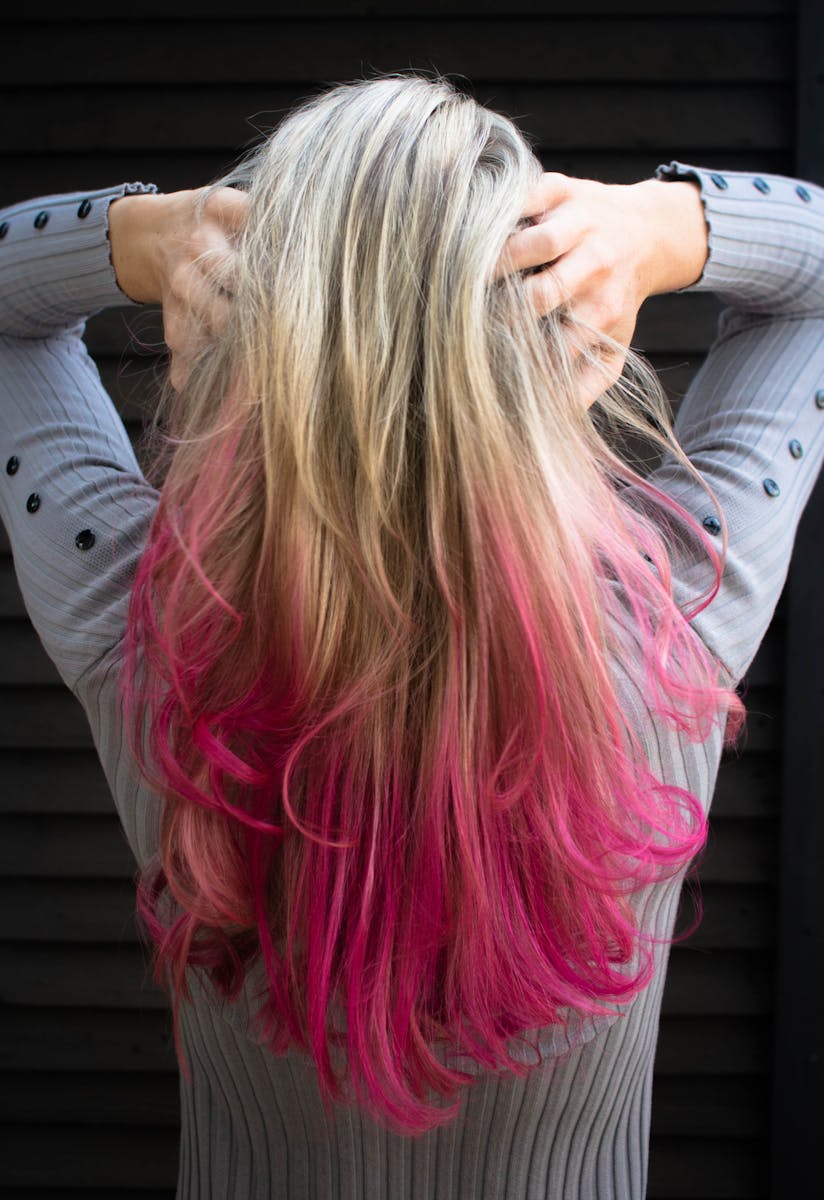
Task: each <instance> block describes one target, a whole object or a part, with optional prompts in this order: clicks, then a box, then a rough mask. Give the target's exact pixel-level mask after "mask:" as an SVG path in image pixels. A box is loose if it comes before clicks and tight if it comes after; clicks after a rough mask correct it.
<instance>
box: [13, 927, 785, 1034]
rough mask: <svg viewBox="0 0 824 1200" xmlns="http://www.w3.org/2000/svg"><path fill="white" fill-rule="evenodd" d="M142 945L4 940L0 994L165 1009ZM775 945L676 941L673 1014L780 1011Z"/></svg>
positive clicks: (17, 1000)
mask: <svg viewBox="0 0 824 1200" xmlns="http://www.w3.org/2000/svg"><path fill="white" fill-rule="evenodd" d="M145 963H146V956H145V955H144V953H143V951H142V949H141V948H140V947H138V946H122V945H95V946H87V945H81V944H73V945H65V944H61V943H57V942H54V943H29V944H27V945H18V944H15V943H9V942H6V943H3V944H2V945H1V946H0V999H2V1001H3V1003H5V1004H18V1005H31V1006H32V1007H38V1006H40V1005H50V1006H51V1005H57V1006H60V1007H63V1006H65V1007H67V1008H76V1007H78V1006H82V1005H91V1006H96V1007H104V1008H144V1007H147V1008H158V1009H160V1008H164V1007H168V1001H167V997H166V995H165V993H164V992H162V991H161V990H160V989H159V988H158V987H157V986H156V985H155V984H153V983H152V982H151V981H150V979H149V978H146V979H145V982H144V974H145ZM772 969H773V956H772V953H771V952H769V951H751V950H739V949H735V950H713V951H699V950H694V949H688V948H684V947H681V946H675V947H674V948H673V950H672V952H671V956H670V965H669V971H668V976H667V983H666V990H665V993H664V1001H663V1010H662V1011H663V1012H665V1013H667V1014H668V1015H672V1014H674V1015H684V1014H694V1015H698V1014H702V1015H709V1014H717V1015H720V1016H725V1015H729V1014H732V1013H741V1014H748V1015H750V1016H758V1015H764V1014H766V1013H769V1012H771V1011H772V990H773V976H772Z"/></svg>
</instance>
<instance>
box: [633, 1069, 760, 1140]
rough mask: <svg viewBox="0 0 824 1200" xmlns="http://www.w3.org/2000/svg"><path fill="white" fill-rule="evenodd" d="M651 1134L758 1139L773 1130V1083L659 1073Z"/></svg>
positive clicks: (655, 1084) (725, 1077)
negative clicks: (771, 1090)
mask: <svg viewBox="0 0 824 1200" xmlns="http://www.w3.org/2000/svg"><path fill="white" fill-rule="evenodd" d="M653 1097H654V1099H653V1105H652V1129H651V1133H652V1136H653V1137H654V1138H655V1137H674V1138H687V1137H689V1138H691V1137H702V1138H708V1139H711V1140H713V1141H714V1140H715V1139H717V1138H730V1137H734V1138H738V1137H741V1138H753V1137H767V1136H768V1134H769V1121H768V1119H767V1116H768V1112H769V1081H768V1080H766V1079H750V1078H747V1077H741V1078H736V1077H734V1076H733V1077H730V1076H724V1075H716V1076H712V1075H710V1076H706V1075H704V1076H702V1075H695V1076H692V1077H691V1078H687V1079H683V1078H680V1077H676V1076H671V1075H664V1076H661V1075H659V1076H657V1077H656V1079H655V1083H654V1085H653Z"/></svg>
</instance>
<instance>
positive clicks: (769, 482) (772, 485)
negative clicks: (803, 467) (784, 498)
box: [764, 479, 781, 496]
mask: <svg viewBox="0 0 824 1200" xmlns="http://www.w3.org/2000/svg"><path fill="white" fill-rule="evenodd" d="M764 491H765V492H766V493H767V495H768V496H780V495H781V488H780V487H779V486H778V484H777V483H776V482H775V480H774V479H765V480H764Z"/></svg>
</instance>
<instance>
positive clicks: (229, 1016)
mask: <svg viewBox="0 0 824 1200" xmlns="http://www.w3.org/2000/svg"><path fill="white" fill-rule="evenodd" d="M656 176H657V178H656V179H654V180H646V181H643V182H642V183H639V184H635V185H632V186H629V187H619V186H607V185H602V184H598V183H594V182H592V181H584V180H575V179H570V178H565V177H563V176H559V175H557V174H544V173H543V172H542V171H541V167H540V164H539V163H538V160H537V159H536V158H535V156H534V155H533V154H532V152H531V150H530V148H529V147H528V145H527V144H526V142H525V140H524V138H523V137H522V135H521V134H520V133H519V132H518V131H517V129H516V128H515V127H514V125H513V124H512V123H511V122H510V121H508V120H506V119H505V118H503V117H500V116H498V115H497V114H495V113H492V112H490V111H489V110H487V109H485V108H482V107H481V106H479V105H478V104H477V103H476V102H475V101H473V100H471V99H469V98H467V97H466V96H462V95H460V94H459V93H458V92H457V91H456V90H455V89H454V88H453V87H452V85H451V84H450V83H448V82H447V81H446V80H443V79H434V80H433V79H427V78H422V77H420V76H417V75H414V74H404V75H391V76H386V77H381V78H378V79H373V80H369V81H357V82H355V83H352V84H347V85H342V86H339V87H335V88H332V89H331V90H329V91H328V92H326V93H323V94H322V95H320V96H317V97H315V98H314V99H313V100H311V101H310V102H308V103H305V104H303V105H302V106H300V107H299V108H298V109H296V110H295V111H294V112H293V113H291V114H290V115H289V116H288V117H287V118H286V119H285V120H284V121H283V122H282V123H281V125H280V126H279V127H278V129H277V130H276V131H275V133H274V134H273V135H272V136H271V138H269V139H267V141H266V142H265V143H264V144H263V145H262V146H261V147H259V148H258V149H257V150H256V151H255V152H254V153H253V154H252V155H250V156H249V157H248V159H247V160H246V161H245V162H244V163H243V164H242V165H241V167H239V168H238V170H237V171H236V172H233V173H232V174H231V175H230V176H228V177H226V178H225V179H222V180H220V181H218V183H216V184H215V185H213V186H212V187H211V188H208V189H204V190H203V191H200V192H194V193H180V194H176V195H171V196H160V195H156V194H153V190H154V189H153V188H152V186H151V185H149V187H148V188H147V187H144V185H141V184H134V185H125V186H123V187H119V188H112V189H105V190H102V191H100V192H96V193H90V194H88V195H80V194H77V195H69V196H54V197H46V198H42V199H38V200H35V201H31V202H28V203H24V204H21V205H17V206H14V207H12V208H11V209H7V210H6V211H5V213H4V214H2V220H3V226H2V227H3V229H4V231H5V234H4V238H3V243H2V247H1V249H2V255H3V257H2V259H0V271H2V276H1V278H2V301H3V307H2V317H1V323H0V329H1V330H2V333H3V334H4V337H3V340H2V354H3V371H2V388H3V399H2V410H1V411H2V414H3V438H4V443H3V444H4V448H5V449H4V454H3V460H4V461H5V462H6V476H5V485H4V488H3V490H2V516H3V520H4V522H5V524H6V527H7V529H8V531H9V536H10V538H11V542H12V547H13V552H14V559H15V568H16V571H17V575H18V579H19V581H20V585H21V588H22V591H23V594H24V597H25V601H26V605H27V609H28V612H29V614H30V616H31V619H32V621H33V623H34V625H35V627H36V629H37V631H38V633H39V635H40V637H41V639H42V641H43V643H44V645H45V646H46V648H47V650H48V652H49V653H50V655H51V656H52V658H53V660H54V662H55V663H56V665H57V667H58V669H59V670H60V672H61V675H62V678H63V679H64V680H65V682H66V683H67V685H68V686H69V687H70V688H71V689H72V691H73V693H74V694H75V695H76V696H77V697H78V699H79V700H80V701H81V703H82V704H83V706H84V709H85V711H86V713H87V716H88V719H89V723H90V727H91V729H92V733H93V736H94V738H95V743H96V745H97V748H98V752H99V755H100V759H101V763H102V765H103V768H104V770H105V772H106V775H107V778H108V780H109V783H110V786H111V789H112V794H113V796H114V799H115V803H116V805H117V808H118V812H119V814H120V817H121V820H122V822H123V826H124V829H125V831H126V835H127V837H128V839H129V843H130V845H131V847H132V849H133V851H134V854H135V857H136V860H137V863H138V866H139V868H140V875H139V879H138V883H139V892H138V902H139V908H140V913H141V916H142V918H143V920H144V922H145V925H146V929H147V931H148V933H149V935H150V936H151V937H152V939H153V940H154V943H155V950H156V959H155V964H156V971H157V977H158V979H163V980H164V981H165V982H166V983H167V984H168V985H169V987H170V989H171V991H172V993H173V998H174V1007H175V1032H176V1043H177V1046H178V1052H179V1056H180V1062H181V1066H182V1068H183V1077H182V1079H181V1105H182V1141H181V1157H180V1174H179V1180H178V1195H179V1196H181V1197H195V1196H197V1197H203V1196H233V1197H234V1196H242V1197H246V1196H255V1197H257V1196H261V1197H262V1196H270V1195H278V1196H290V1197H291V1196H293V1197H306V1196H318V1197H327V1196H375V1197H378V1196H381V1197H384V1196H385V1197H401V1196H415V1197H424V1196H438V1197H453V1196H461V1197H467V1198H468V1197H492V1196H506V1197H516V1196H517V1197H520V1196H524V1197H526V1196H528V1197H538V1196H541V1197H543V1196H552V1197H564V1198H566V1197H596V1196H597V1197H599V1198H604V1197H615V1198H620V1200H626V1198H627V1197H630V1198H632V1200H635V1198H636V1197H638V1198H640V1197H642V1196H643V1195H644V1192H645V1188H646V1166H647V1143H648V1132H649V1112H650V1087H651V1077H652V1066H653V1056H654V1049H655V1041H656V1035H657V1027H658V1018H659V1009H660V1001H661V993H662V989H663V982H664V974H665V968H666V960H667V950H668V946H669V944H670V942H671V940H672V936H673V927H674V920H675V913H676V908H677V904H678V899H679V894H680V890H681V886H682V882H683V879H684V876H685V874H686V872H687V870H688V867H689V865H690V863H691V862H692V861H693V860H694V858H695V855H696V854H697V853H698V851H699V850H700V849H701V847H702V845H703V842H704V838H705V834H706V813H707V810H708V808H709V803H710V799H711V796H712V791H713V787H714V783H715V777H716V772H717V768H718V762H719V757H720V754H721V750H722V748H723V745H724V744H725V743H726V744H727V745H732V744H733V743H734V739H735V734H736V732H737V731H738V729H739V728H740V724H741V719H742V716H743V709H742V705H741V702H740V700H739V699H738V697H737V696H736V694H735V690H734V689H735V685H736V684H737V683H738V681H740V679H741V678H742V676H743V675H744V673H745V671H746V669H747V668H748V666H749V664H750V662H751V661H752V659H753V657H754V655H755V653H756V650H757V648H758V645H759V643H760V641H761V639H762V637H763V635H764V632H765V631H766V629H767V626H768V625H769V622H770V619H771V616H772V613H773V611H774V608H775V604H776V602H777V600H778V597H779V595H780V592H781V589H782V587H783V583H784V580H785V578H786V573H787V569H788V565H789V561H790V554H791V549H792V542H793V537H794V532H795V528H796V525H797V522H798V520H799V518H800V515H801V512H802V510H803V507H804V504H805V502H806V500H807V498H808V496H809V494H810V492H811V489H812V487H813V484H814V482H815V479H816V476H817V473H818V469H819V467H820V463H821V458H822V453H824V392H822V391H821V390H820V388H821V382H822V369H823V368H824V355H823V354H822V350H821V338H820V318H821V315H822V307H823V306H824V296H823V295H822V293H824V283H822V271H821V263H822V205H823V203H824V191H822V190H821V189H819V188H816V187H814V186H812V185H809V184H803V183H800V182H798V181H796V180H792V179H787V178H784V177H782V176H776V175H773V176H765V177H754V176H751V175H749V174H747V173H741V172H724V174H723V175H721V174H718V173H714V172H709V171H706V170H704V169H702V168H698V167H690V166H687V165H683V164H678V163H672V164H670V166H669V167H659V168H658V171H657V173H656ZM228 185H232V186H228ZM107 239H108V242H107ZM109 250H110V251H111V259H109ZM683 289H694V290H711V291H715V292H716V293H717V294H719V295H720V296H721V297H722V299H723V300H724V301H725V303H726V305H727V308H726V309H725V311H724V314H723V316H722V319H721V323H720V326H719V333H718V337H717V339H716V341H715V343H714V344H713V346H712V348H711V351H710V353H709V356H708V358H707V361H706V363H705V364H704V366H703V367H702V369H701V371H700V372H699V374H698V376H697V378H696V379H695V381H694V382H693V384H692V386H691V388H690V390H689V393H688V395H687V396H686V398H685V399H684V401H683V403H682V406H681V409H680V412H679V417H678V420H677V422H676V425H675V435H676V436H675V437H674V436H673V434H672V431H671V429H670V428H669V423H668V419H667V408H666V404H665V401H664V399H663V395H662V392H661V390H660V386H659V385H658V384H657V381H656V379H655V377H654V374H653V373H652V372H651V371H650V370H649V369H648V368H646V367H645V366H644V364H643V362H642V361H641V360H640V359H638V358H637V357H636V356H634V355H633V353H632V352H631V351H630V350H628V348H627V347H628V343H629V340H630V338H631V336H632V331H633V329H634V326H635V318H636V314H637V311H638V308H639V307H640V305H641V303H642V302H643V300H644V299H645V298H646V297H647V296H648V295H653V294H656V293H660V292H666V291H678V290H683ZM130 301H131V302H134V303H141V302H143V303H161V304H162V305H163V311H164V325H165V336H166V339H167V342H168V344H169V347H170V349H171V351H172V359H171V369H170V384H169V386H168V387H167V388H166V389H165V391H164V395H163V397H162V399H161V404H160V407H159V410H158V412H159V417H160V420H165V422H166V429H165V431H162V432H161V431H160V420H159V421H158V425H157V427H156V428H155V430H154V436H153V437H152V438H151V439H150V441H149V448H150V449H151V450H152V451H153V452H154V451H156V453H155V454H153V462H152V466H151V468H150V469H149V479H146V478H144V477H143V475H142V474H141V471H140V469H139V467H138V464H137V461H136V459H135V458H134V456H133V453H132V451H131V448H130V445H129V442H128V438H127V436H126V434H125V432H124V429H123V426H122V424H121V423H120V421H119V419H118V417H117V415H116V413H115V412H114V410H113V408H112V406H111V404H110V402H109V399H108V397H107V396H106V394H105V392H104V391H103V389H102V386H101V384H100V381H99V379H98V377H97V374H96V371H95V368H94V367H93V365H92V364H91V362H90V360H89V358H88V356H87V354H86V352H85V349H84V347H83V344H82V342H81V340H80V334H81V332H82V327H83V325H82V323H83V320H84V318H85V317H86V316H87V315H88V314H89V313H90V312H92V311H95V310H97V309H99V308H101V307H106V306H109V305H125V304H128V303H129V302H130ZM627 435H629V436H630V437H633V438H635V439H637V438H639V437H642V438H646V439H647V440H648V441H649V442H652V443H654V445H655V447H656V448H658V449H659V450H661V451H662V452H663V460H662V462H661V465H660V466H659V467H657V468H656V470H654V471H653V472H652V474H651V475H650V477H649V478H648V479H646V480H645V479H644V478H643V477H642V475H641V474H639V473H638V472H637V471H636V470H635V469H634V467H633V466H632V465H631V462H630V460H629V451H628V450H627V447H626V445H625V442H624V441H622V439H625V438H626V436H627ZM178 1034H179V1036H178Z"/></svg>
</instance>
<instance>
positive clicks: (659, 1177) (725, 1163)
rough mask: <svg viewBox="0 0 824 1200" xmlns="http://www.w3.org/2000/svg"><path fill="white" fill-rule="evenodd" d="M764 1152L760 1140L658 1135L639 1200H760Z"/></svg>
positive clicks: (765, 1163) (766, 1151)
mask: <svg viewBox="0 0 824 1200" xmlns="http://www.w3.org/2000/svg"><path fill="white" fill-rule="evenodd" d="M654 1103H655V1101H654V1100H653V1105H654ZM768 1154H769V1146H768V1140H767V1139H766V1138H762V1139H760V1140H759V1139H758V1138H718V1139H717V1140H716V1139H712V1138H691V1139H690V1140H689V1142H685V1141H684V1140H683V1139H682V1138H679V1137H675V1136H669V1137H662V1136H659V1137H658V1138H656V1139H655V1141H654V1142H652V1144H651V1147H650V1158H649V1180H648V1185H647V1194H646V1198H645V1200H763V1198H764V1197H765V1195H766V1193H765V1191H764V1180H765V1178H766V1172H767V1169H768V1165H769V1158H768Z"/></svg>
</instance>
